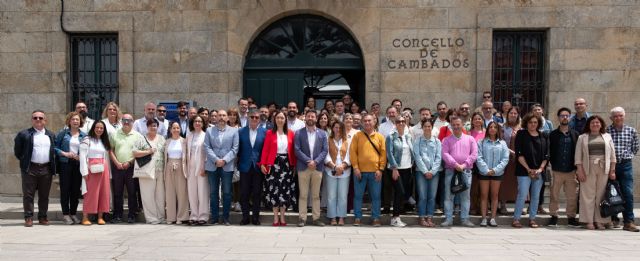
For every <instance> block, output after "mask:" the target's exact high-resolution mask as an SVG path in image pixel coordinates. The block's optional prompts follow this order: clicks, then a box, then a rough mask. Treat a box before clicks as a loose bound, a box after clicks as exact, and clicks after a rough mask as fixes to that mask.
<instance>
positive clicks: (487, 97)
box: [482, 96, 491, 99]
mask: <svg viewBox="0 0 640 261" xmlns="http://www.w3.org/2000/svg"><path fill="white" fill-rule="evenodd" d="M482 98H485V99H489V98H491V96H482Z"/></svg>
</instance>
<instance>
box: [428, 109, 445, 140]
mask: <svg viewBox="0 0 640 261" xmlns="http://www.w3.org/2000/svg"><path fill="white" fill-rule="evenodd" d="M436 109H437V110H438V118H436V121H435V122H434V123H433V131H432V133H431V135H433V136H435V137H438V134H439V133H440V128H442V126H449V122H448V121H447V112H448V111H449V109H448V108H447V103H445V102H444V101H440V102H438V104H437V105H436Z"/></svg>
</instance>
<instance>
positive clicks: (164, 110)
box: [158, 110, 167, 112]
mask: <svg viewBox="0 0 640 261" xmlns="http://www.w3.org/2000/svg"><path fill="white" fill-rule="evenodd" d="M158 112H167V110H158Z"/></svg>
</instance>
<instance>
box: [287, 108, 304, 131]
mask: <svg viewBox="0 0 640 261" xmlns="http://www.w3.org/2000/svg"><path fill="white" fill-rule="evenodd" d="M297 116H298V104H297V103H296V102H294V101H290V102H289V104H287V129H288V130H290V131H294V132H295V131H297V130H299V129H302V128H304V122H302V121H301V120H300V119H298V117H297Z"/></svg>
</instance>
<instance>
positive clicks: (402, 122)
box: [396, 121, 407, 124]
mask: <svg viewBox="0 0 640 261" xmlns="http://www.w3.org/2000/svg"><path fill="white" fill-rule="evenodd" d="M405 123H407V121H396V124H405Z"/></svg>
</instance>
